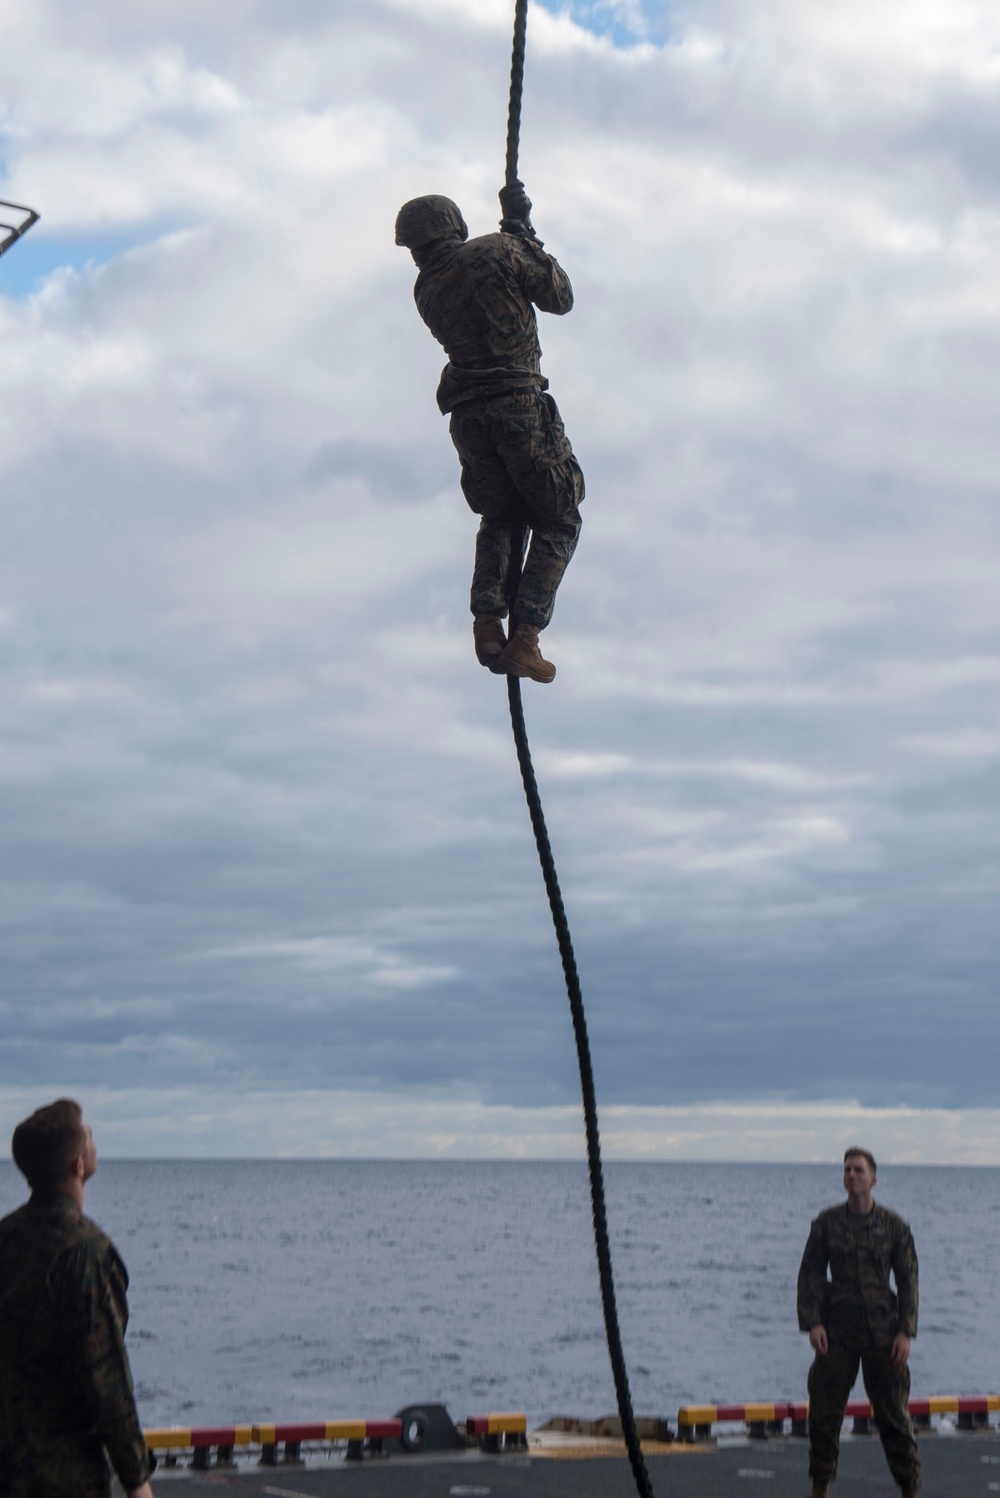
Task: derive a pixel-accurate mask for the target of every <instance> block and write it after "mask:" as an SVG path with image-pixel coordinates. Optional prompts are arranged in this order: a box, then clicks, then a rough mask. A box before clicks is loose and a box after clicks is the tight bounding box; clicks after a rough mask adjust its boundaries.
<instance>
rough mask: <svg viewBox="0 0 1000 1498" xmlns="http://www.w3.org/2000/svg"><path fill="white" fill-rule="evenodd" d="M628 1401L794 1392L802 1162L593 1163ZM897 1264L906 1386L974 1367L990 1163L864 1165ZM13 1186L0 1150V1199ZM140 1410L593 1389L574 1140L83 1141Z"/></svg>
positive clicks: (544, 1394) (594, 1299) (563, 1409)
mask: <svg viewBox="0 0 1000 1498" xmlns="http://www.w3.org/2000/svg"><path fill="white" fill-rule="evenodd" d="M606 1186H607V1195H608V1211H609V1218H610V1223H611V1231H612V1253H613V1259H614V1267H615V1277H616V1285H617V1291H618V1305H619V1316H620V1319H621V1325H622V1335H623V1340H624V1345H625V1355H626V1359H627V1362H628V1367H629V1376H630V1380H631V1385H632V1394H633V1402H634V1405H635V1409H636V1412H637V1413H638V1414H643V1415H659V1416H663V1417H666V1418H669V1419H671V1420H673V1419H674V1418H675V1417H676V1413H677V1409H678V1406H679V1405H681V1404H684V1403H689V1402H715V1401H718V1402H739V1401H743V1400H751V1399H754V1400H771V1399H777V1400H784V1399H792V1398H795V1399H800V1398H804V1397H805V1378H806V1371H807V1369H808V1366H809V1361H810V1354H809V1348H808V1343H807V1340H806V1338H805V1337H803V1336H801V1335H800V1334H799V1333H798V1331H797V1328H796V1322H795V1279H796V1274H797V1270H798V1264H799V1258H800V1256H801V1253H802V1248H803V1245H804V1243H805V1237H806V1233H807V1231H808V1227H809V1222H810V1220H811V1218H812V1217H814V1216H815V1215H816V1213H817V1212H818V1211H819V1210H820V1209H821V1208H823V1207H825V1206H828V1205H829V1204H830V1203H831V1202H834V1201H837V1200H839V1199H841V1197H842V1192H841V1190H840V1184H839V1172H838V1171H837V1169H836V1168H834V1167H827V1166H796V1165H792V1166H776V1165H714V1164H713V1165H701V1164H619V1163H612V1164H610V1165H608V1166H607V1167H606ZM876 1195H877V1197H878V1199H879V1200H881V1201H883V1202H884V1203H885V1204H886V1205H888V1206H892V1207H894V1208H895V1209H896V1210H898V1211H900V1212H902V1214H903V1215H904V1216H905V1217H906V1218H907V1219H908V1221H909V1222H910V1224H911V1226H912V1228H913V1231H914V1236H915V1238H916V1243H917V1251H918V1255H919V1258H920V1267H921V1285H920V1289H921V1320H920V1334H919V1337H918V1339H917V1341H916V1342H915V1343H914V1348H913V1354H912V1359H911V1367H912V1374H913V1392H914V1394H915V1395H919V1394H945V1393H948V1394H954V1393H961V1394H976V1393H987V1392H990V1393H992V1392H997V1391H998V1390H1000V1367H998V1348H1000V1293H998V1290H997V1280H998V1276H997V1273H996V1267H995V1258H996V1255H995V1245H996V1242H997V1238H998V1236H1000V1170H997V1169H972V1168H949V1167H933V1168H923V1167H905V1168H904V1167H897V1168H890V1169H886V1168H883V1170H882V1171H881V1173H880V1175H879V1186H878V1189H877V1192H876ZM24 1196H25V1191H24V1188H23V1183H22V1181H21V1178H20V1176H18V1175H17V1172H16V1171H15V1170H14V1167H13V1165H11V1164H9V1163H7V1162H4V1163H3V1165H2V1166H0V1215H2V1214H3V1213H5V1212H7V1211H10V1210H11V1209H12V1208H13V1207H15V1206H16V1205H18V1204H19V1203H20V1202H21V1201H22V1200H23V1199H24ZM86 1209H87V1212H88V1214H89V1215H90V1216H92V1217H93V1218H94V1219H95V1220H96V1221H98V1222H100V1223H101V1225H102V1226H103V1227H104V1228H105V1229H106V1230H107V1231H108V1232H109V1233H110V1234H111V1236H112V1237H113V1238H114V1240H115V1242H116V1244H117V1246H118V1248H119V1250H120V1252H121V1254H122V1256H123V1258H124V1259H125V1262H126V1264H127V1265H128V1269H129V1273H130V1275H131V1281H132V1284H131V1289H130V1292H129V1301H130V1306H131V1313H132V1319H131V1323H130V1326H129V1332H128V1347H129V1355H130V1358H131V1361H132V1368H133V1373H134V1375H135V1380H136V1390H137V1397H138V1403H139V1409H140V1414H141V1417H142V1420H143V1422H144V1424H146V1425H160V1424H188V1423H192V1424H206V1423H211V1424H215V1423H222V1422H229V1421H233V1420H263V1419H267V1418H276V1419H292V1418H294V1419H304V1420H305V1419H319V1418H333V1417H335V1416H358V1417H365V1418H373V1417H376V1416H380V1415H385V1414H391V1413H392V1412H393V1411H394V1410H396V1409H398V1408H400V1407H401V1406H403V1405H404V1404H410V1403H416V1402H423V1401H434V1402H439V1403H443V1404H446V1405H447V1406H448V1408H449V1410H450V1412H451V1414H452V1417H453V1418H454V1419H462V1418H464V1417H465V1416H466V1415H467V1414H472V1413H478V1412H482V1411H484V1410H487V1409H525V1410H527V1412H528V1415H529V1422H530V1423H531V1424H532V1425H535V1424H539V1423H541V1422H542V1421H543V1420H545V1419H547V1418H548V1417H550V1416H552V1415H556V1414H570V1415H577V1416H583V1417H591V1416H596V1415H600V1414H605V1413H608V1412H610V1411H612V1410H614V1408H615V1398H614V1389H613V1384H612V1380H611V1373H610V1368H609V1364H608V1356H607V1350H606V1347H605V1340H604V1328H603V1322H602V1319H601V1309H600V1298H599V1287H598V1279H597V1269H596V1264H595V1259H594V1249H593V1239H592V1232H591V1221H590V1202H589V1194H588V1185H587V1175H586V1169H585V1166H584V1165H583V1164H579V1165H578V1164H575V1163H541V1162H499V1161H491V1162H485V1163H483V1162H454V1161H448V1162H444V1161H442V1162H423V1161H277V1160H268V1161H197V1162H192V1161H115V1160H111V1161H107V1160H105V1161H102V1163H101V1166H100V1169H99V1171H98V1174H97V1176H96V1177H95V1178H94V1180H93V1181H91V1182H90V1184H89V1185H88V1187H87V1204H86Z"/></svg>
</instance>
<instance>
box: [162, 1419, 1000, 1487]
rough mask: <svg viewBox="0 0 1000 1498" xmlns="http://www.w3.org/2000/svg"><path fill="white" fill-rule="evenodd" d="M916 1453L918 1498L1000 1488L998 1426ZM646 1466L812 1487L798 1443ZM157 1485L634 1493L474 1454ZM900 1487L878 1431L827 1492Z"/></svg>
mask: <svg viewBox="0 0 1000 1498" xmlns="http://www.w3.org/2000/svg"><path fill="white" fill-rule="evenodd" d="M920 1457H921V1461H922V1463H923V1469H924V1481H923V1487H922V1489H921V1493H922V1498H989V1495H990V1494H993V1493H1000V1431H997V1430H995V1429H994V1430H993V1431H992V1432H990V1433H986V1432H984V1433H982V1434H979V1433H975V1434H966V1433H962V1434H955V1435H951V1436H944V1435H930V1436H927V1437H925V1438H924V1439H923V1440H922V1441H921V1442H920ZM647 1464H648V1467H649V1473H650V1477H651V1478H652V1482H653V1487H654V1489H655V1491H656V1498H730V1495H737V1498H757V1495H759V1498H806V1494H807V1493H808V1492H809V1480H808V1476H807V1467H808V1450H807V1446H806V1442H805V1441H803V1440H791V1439H784V1440H772V1441H768V1442H758V1441H754V1442H746V1443H743V1442H740V1443H739V1444H735V1443H734V1444H728V1443H727V1444H723V1445H720V1446H712V1447H701V1448H694V1449H692V1448H684V1447H680V1446H678V1447H675V1448H674V1449H673V1450H671V1451H669V1452H668V1453H667V1454H665V1455H662V1456H649V1457H648V1458H647ZM177 1485H180V1486H179V1488H178V1486H177ZM153 1486H154V1488H156V1487H159V1489H160V1492H161V1493H166V1494H167V1495H168V1498H209V1495H218V1494H219V1493H220V1490H221V1489H223V1488H242V1489H243V1491H244V1493H245V1494H246V1495H247V1498H324V1495H330V1498H630V1495H634V1494H635V1492H636V1489H635V1484H634V1482H633V1479H632V1474H631V1470H630V1468H629V1466H628V1463H627V1461H626V1460H625V1459H624V1458H615V1457H611V1458H608V1457H589V1458H583V1459H566V1460H563V1459H560V1458H553V1457H548V1456H546V1457H539V1456H527V1455H521V1454H518V1453H511V1454H502V1455H500V1456H484V1455H483V1454H481V1453H480V1452H459V1453H457V1454H454V1455H452V1454H449V1455H446V1456H445V1455H442V1456H435V1455H432V1454H428V1455H426V1456H416V1457H412V1456H410V1457H407V1456H390V1457H386V1458H381V1459H378V1458H376V1459H370V1458H369V1459H366V1460H365V1461H364V1462H353V1463H351V1462H344V1461H341V1460H332V1461H324V1462H322V1463H319V1462H316V1461H312V1462H310V1464H309V1465H307V1466H284V1465H281V1464H279V1465H278V1466H276V1467H260V1466H258V1465H257V1464H256V1462H255V1461H254V1460H253V1459H252V1458H246V1459H244V1460H243V1461H242V1462H241V1464H240V1467H239V1468H238V1470H237V1471H235V1472H233V1471H224V1470H219V1471H211V1470H210V1471H208V1472H198V1473H194V1472H190V1471H188V1470H183V1471H182V1470H181V1469H178V1470H177V1471H175V1472H169V1471H168V1472H166V1473H164V1472H162V1471H158V1472H157V1473H156V1474H155V1476H154V1478H153ZM898 1491H899V1490H898V1488H896V1486H895V1485H894V1483H893V1481H892V1478H891V1477H890V1475H889V1471H888V1468H887V1467H886V1465H885V1458H884V1457H883V1455H882V1448H881V1446H880V1445H879V1442H878V1439H877V1438H872V1439H847V1440H844V1441H843V1443H842V1445H841V1453H840V1474H839V1477H838V1479H837V1482H836V1484H835V1485H834V1487H833V1489H832V1498H861V1495H862V1494H864V1495H865V1498H896V1495H897V1494H898Z"/></svg>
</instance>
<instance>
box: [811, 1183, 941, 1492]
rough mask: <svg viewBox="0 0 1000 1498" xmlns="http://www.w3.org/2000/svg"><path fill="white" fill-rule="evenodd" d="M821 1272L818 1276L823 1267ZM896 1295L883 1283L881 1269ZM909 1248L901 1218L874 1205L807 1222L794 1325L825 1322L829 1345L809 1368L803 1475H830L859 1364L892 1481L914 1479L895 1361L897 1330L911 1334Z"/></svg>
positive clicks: (818, 1478) (904, 1373) (904, 1379)
mask: <svg viewBox="0 0 1000 1498" xmlns="http://www.w3.org/2000/svg"><path fill="white" fill-rule="evenodd" d="M828 1265H829V1268H830V1278H829V1280H828V1279H827V1266H828ZM890 1270H891V1271H892V1274H893V1276H894V1277H895V1281H896V1289H897V1291H898V1300H897V1296H896V1295H894V1294H893V1292H892V1290H891V1289H890V1287H889V1272H890ZM917 1299H918V1291H917V1253H916V1249H915V1248H914V1246H913V1235H912V1234H911V1232H910V1229H909V1228H908V1226H907V1225H906V1223H905V1222H904V1221H903V1219H902V1218H901V1217H898V1216H897V1215H896V1213H895V1212H890V1211H889V1210H888V1208H886V1207H882V1206H879V1205H878V1203H876V1204H875V1205H874V1206H873V1207H872V1210H871V1211H870V1212H868V1213H867V1214H865V1215H864V1216H861V1215H858V1214H857V1213H853V1212H851V1211H850V1209H849V1208H848V1206H847V1203H846V1202H845V1203H844V1204H843V1205H842V1206H837V1207H829V1208H828V1209H827V1210H826V1211H825V1212H821V1213H820V1215H819V1216H818V1217H817V1218H816V1220H815V1222H814V1223H813V1224H812V1228H811V1230H810V1233H809V1240H808V1242H807V1243H806V1248H805V1253H804V1254H803V1255H802V1265H801V1268H800V1269H799V1283H798V1316H799V1327H800V1329H801V1330H802V1331H804V1332H808V1331H811V1330H812V1328H813V1327H814V1326H816V1325H819V1324H822V1325H823V1326H824V1327H825V1328H826V1333H827V1338H828V1341H829V1345H830V1350H829V1352H828V1353H827V1354H826V1356H825V1357H824V1356H822V1355H821V1354H820V1353H817V1354H816V1358H815V1360H814V1362H813V1365H812V1368H811V1369H810V1370H809V1475H810V1476H811V1477H812V1479H813V1481H814V1482H816V1483H823V1482H832V1480H833V1479H834V1477H836V1475H837V1455H838V1451H839V1448H840V1427H841V1424H842V1423H843V1419H844V1410H845V1408H846V1405H847V1400H848V1397H849V1395H850V1392H851V1389H852V1388H853V1386H854V1380H855V1379H856V1378H857V1376H858V1364H859V1363H860V1365H861V1371H862V1374H863V1376H864V1383H865V1390H866V1392H867V1394H868V1398H869V1399H870V1400H871V1404H872V1411H873V1413H874V1416H875V1421H876V1424H877V1425H878V1432H879V1435H880V1437H881V1439H882V1447H883V1450H884V1451H885V1455H886V1460H887V1461H888V1463H889V1467H890V1469H891V1471H892V1475H893V1477H894V1478H895V1479H896V1482H897V1483H898V1484H899V1486H900V1487H901V1488H913V1489H916V1488H917V1487H919V1485H920V1460H919V1458H918V1456H917V1443H916V1440H915V1439H914V1435H913V1424H912V1422H911V1420H910V1415H909V1410H908V1408H907V1405H908V1401H909V1396H910V1370H909V1368H908V1367H906V1366H904V1367H903V1368H894V1367H893V1366H892V1363H891V1361H890V1356H889V1354H890V1351H891V1348H892V1343H893V1340H894V1338H895V1336H896V1334H897V1332H904V1333H905V1334H906V1336H908V1337H915V1336H916V1335H917Z"/></svg>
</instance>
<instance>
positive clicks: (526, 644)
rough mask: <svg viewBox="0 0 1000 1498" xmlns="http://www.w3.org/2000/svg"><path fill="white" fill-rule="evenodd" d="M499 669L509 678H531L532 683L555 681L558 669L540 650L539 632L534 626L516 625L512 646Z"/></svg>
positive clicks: (501, 660) (504, 655)
mask: <svg viewBox="0 0 1000 1498" xmlns="http://www.w3.org/2000/svg"><path fill="white" fill-rule="evenodd" d="M497 669H498V670H499V671H503V672H504V673H505V674H506V675H507V676H530V678H531V680H532V681H542V682H549V681H553V680H554V679H555V674H556V668H555V666H553V664H552V662H551V661H547V660H544V659H543V658H542V653H541V651H540V650H539V648H538V630H537V628H536V627H535V625H533V624H515V625H514V631H513V633H512V635H511V637H510V644H509V645H508V646H507V649H506V650H505V651H504V653H503V655H502V656H501V657H500V660H499V663H498V666H497Z"/></svg>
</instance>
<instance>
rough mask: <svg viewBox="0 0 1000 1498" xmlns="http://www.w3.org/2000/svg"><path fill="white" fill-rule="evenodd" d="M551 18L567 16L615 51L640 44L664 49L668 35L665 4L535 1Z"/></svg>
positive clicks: (656, 0) (661, 0)
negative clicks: (610, 44)
mask: <svg viewBox="0 0 1000 1498" xmlns="http://www.w3.org/2000/svg"><path fill="white" fill-rule="evenodd" d="M538 4H539V5H541V6H543V7H544V8H545V10H548V11H551V12H552V14H553V15H563V14H569V15H570V16H572V18H573V20H574V21H576V23H577V25H578V26H584V27H586V29H587V30H588V31H593V32H595V33H596V35H597V36H607V37H610V39H611V41H612V42H613V43H614V45H615V46H616V47H634V46H636V45H637V44H638V43H640V42H654V43H655V44H656V45H658V46H663V45H665V43H666V42H667V40H668V38H669V35H670V30H671V27H670V7H669V5H668V3H667V0H538Z"/></svg>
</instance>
